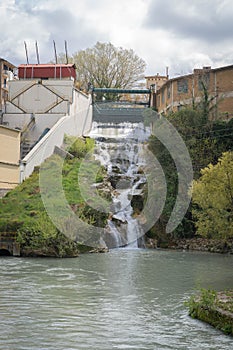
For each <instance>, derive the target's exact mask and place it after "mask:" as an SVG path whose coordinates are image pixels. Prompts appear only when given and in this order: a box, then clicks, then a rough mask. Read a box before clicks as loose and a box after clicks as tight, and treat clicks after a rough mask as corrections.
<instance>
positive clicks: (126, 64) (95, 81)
mask: <svg viewBox="0 0 233 350" xmlns="http://www.w3.org/2000/svg"><path fill="white" fill-rule="evenodd" d="M73 61H74V63H75V64H76V68H77V80H78V81H79V82H80V85H81V87H82V88H84V89H86V88H87V86H88V84H92V85H93V86H95V87H105V88H132V87H133V86H135V83H136V82H137V81H139V80H141V79H142V78H143V77H144V71H145V68H146V63H145V62H144V61H143V60H142V59H141V58H139V57H138V56H137V55H136V54H135V53H134V51H133V50H132V49H130V50H127V49H123V48H122V47H119V48H117V47H115V46H113V45H112V44H111V43H100V42H97V43H96V44H95V46H94V47H92V48H87V49H86V50H81V51H79V52H77V53H75V54H74V55H73Z"/></svg>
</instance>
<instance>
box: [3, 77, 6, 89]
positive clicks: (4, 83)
mask: <svg viewBox="0 0 233 350" xmlns="http://www.w3.org/2000/svg"><path fill="white" fill-rule="evenodd" d="M3 86H4V88H6V79H4V82H3Z"/></svg>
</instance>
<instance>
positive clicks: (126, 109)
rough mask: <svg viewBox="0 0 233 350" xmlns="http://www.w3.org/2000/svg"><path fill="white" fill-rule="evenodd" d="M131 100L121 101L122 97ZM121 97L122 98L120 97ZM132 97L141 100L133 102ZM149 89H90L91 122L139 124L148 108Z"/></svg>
mask: <svg viewBox="0 0 233 350" xmlns="http://www.w3.org/2000/svg"><path fill="white" fill-rule="evenodd" d="M128 94H130V95H131V99H130V100H129V101H128V100H122V97H124V95H128ZM122 95H123V96H122ZM133 95H141V96H142V99H140V101H138V100H137V99H136V98H135V100H134V96H133ZM150 100H151V90H150V89H112V88H92V104H93V121H96V122H103V123H122V122H131V123H139V122H142V121H143V120H144V114H145V108H148V107H150Z"/></svg>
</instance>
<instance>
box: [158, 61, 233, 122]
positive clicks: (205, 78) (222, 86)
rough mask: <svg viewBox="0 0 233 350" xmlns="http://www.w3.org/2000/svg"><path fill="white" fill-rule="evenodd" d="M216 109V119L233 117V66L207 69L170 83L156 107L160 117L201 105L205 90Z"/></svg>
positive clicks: (159, 91)
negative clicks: (184, 108) (161, 114)
mask: <svg viewBox="0 0 233 350" xmlns="http://www.w3.org/2000/svg"><path fill="white" fill-rule="evenodd" d="M205 88H206V89H207V92H208V98H209V100H211V104H212V106H213V107H214V108H213V109H212V117H213V118H217V117H218V118H222V119H228V118H232V117H233V65H230V66H225V67H220V68H215V69H211V67H203V68H202V69H194V70H193V74H188V75H184V76H180V77H176V78H173V79H169V80H167V81H166V82H165V83H164V84H163V85H162V86H161V87H160V88H159V89H158V90H157V91H156V96H155V101H154V106H155V107H156V108H157V110H158V112H159V113H164V114H167V113H169V112H171V111H177V110H180V109H182V108H183V107H184V106H192V105H193V104H198V103H199V102H200V101H201V99H202V98H203V93H204V89H205Z"/></svg>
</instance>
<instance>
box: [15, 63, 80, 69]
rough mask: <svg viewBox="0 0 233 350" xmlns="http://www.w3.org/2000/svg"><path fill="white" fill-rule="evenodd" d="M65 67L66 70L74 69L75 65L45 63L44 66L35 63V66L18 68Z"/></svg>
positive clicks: (21, 65)
mask: <svg viewBox="0 0 233 350" xmlns="http://www.w3.org/2000/svg"><path fill="white" fill-rule="evenodd" d="M55 66H57V67H59V68H60V67H62V68H63V67H66V68H76V67H75V64H74V63H68V64H64V63H56V64H55V63H51V64H49V63H46V64H38V63H35V64H20V65H19V66H18V68H32V67H33V68H35V67H36V68H52V67H55Z"/></svg>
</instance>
